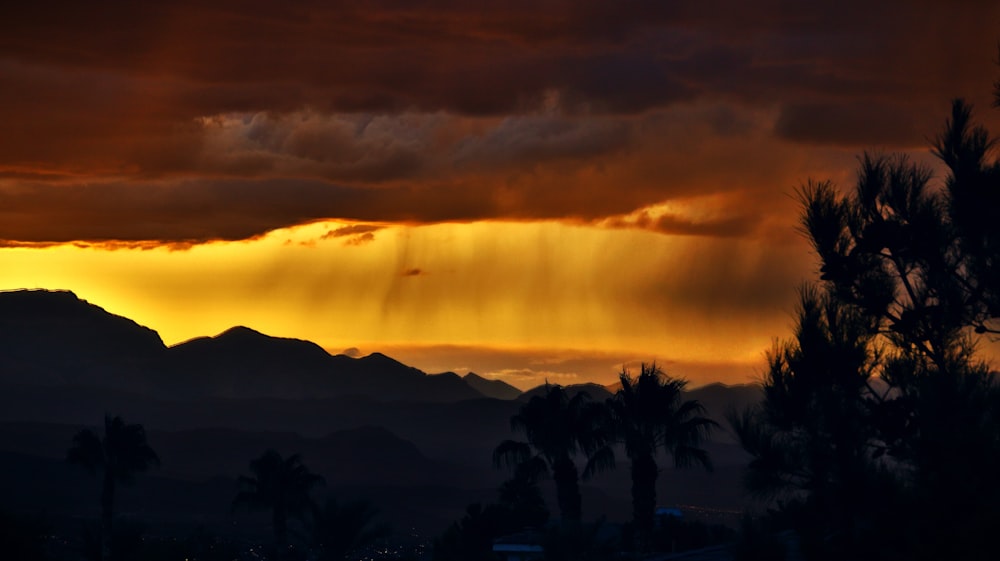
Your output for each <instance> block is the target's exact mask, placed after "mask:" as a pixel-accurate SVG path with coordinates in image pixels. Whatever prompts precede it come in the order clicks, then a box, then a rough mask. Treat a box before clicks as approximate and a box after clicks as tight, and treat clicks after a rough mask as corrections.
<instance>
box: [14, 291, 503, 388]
mask: <svg viewBox="0 0 1000 561" xmlns="http://www.w3.org/2000/svg"><path fill="white" fill-rule="evenodd" d="M0 372H2V376H0V381H2V382H5V383H12V384H28V385H43V386H96V387H111V388H116V389H122V390H127V391H133V392H137V393H140V394H144V395H150V396H156V397H170V398H186V399H191V398H200V397H223V398H255V397H266V398H284V399H300V398H327V397H336V396H344V395H366V396H370V397H374V398H377V399H381V400H390V401H391V400H396V399H406V400H410V401H413V400H416V401H430V402H450V401H458V400H463V399H475V398H481V397H484V396H486V394H485V393H483V392H481V391H479V390H478V389H476V387H475V386H474V385H473V383H470V382H468V381H466V380H465V379H463V378H462V377H460V376H458V375H456V374H454V373H444V374H440V375H438V374H428V373H425V372H423V371H421V370H419V369H417V368H414V367H412V366H407V365H405V364H403V363H401V362H399V361H397V360H395V359H393V358H391V357H389V356H386V355H384V354H382V353H377V352H376V353H372V354H370V355H368V356H365V357H360V358H352V357H350V356H347V355H343V354H337V355H334V354H331V353H329V352H328V351H326V350H325V349H323V348H322V347H320V346H319V345H317V344H316V343H313V342H311V341H305V340H302V339H294V338H288V337H274V336H270V335H265V334H263V333H261V332H259V331H257V330H254V329H252V328H249V327H245V326H235V327H232V328H229V329H227V330H225V331H223V332H222V333H219V334H218V335H215V336H202V337H195V338H193V339H189V340H187V341H184V342H182V343H178V344H176V345H173V346H170V347H168V346H166V345H165V344H164V343H163V340H162V339H161V338H160V336H159V334H158V333H157V332H156V331H155V330H153V329H150V328H148V327H145V326H142V325H140V324H138V323H137V322H135V321H133V320H131V319H128V318H125V317H123V316H119V315H116V314H112V313H110V312H108V311H106V310H105V309H104V308H101V307H99V306H97V305H94V304H91V303H89V302H87V301H86V300H83V299H80V298H79V297H77V296H76V295H75V294H74V293H73V292H71V291H65V290H55V291H53V290H16V291H7V292H0ZM498 384H504V383H503V382H498ZM504 385H505V386H507V387H509V388H510V389H509V390H508V389H506V388H503V391H505V392H506V393H508V394H513V392H515V391H516V392H517V394H520V391H519V390H517V389H516V388H513V386H509V385H507V384H504ZM494 387H497V386H494ZM492 393H493V395H491V396H490V397H497V395H498V392H496V391H494V392H492ZM500 393H503V392H500ZM515 397H516V396H515Z"/></svg>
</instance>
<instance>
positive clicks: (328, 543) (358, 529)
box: [310, 499, 389, 561]
mask: <svg viewBox="0 0 1000 561" xmlns="http://www.w3.org/2000/svg"><path fill="white" fill-rule="evenodd" d="M376 516H378V509H376V508H375V507H373V506H372V505H371V503H369V502H368V501H364V500H358V501H352V502H347V503H343V504H341V503H338V502H337V500H336V499H327V501H326V503H325V504H324V505H323V508H316V509H315V510H314V512H313V517H312V527H311V528H310V529H311V532H310V533H311V536H312V540H313V545H314V546H315V548H316V550H317V552H318V553H319V557H318V559H319V560H320V561H343V560H345V559H347V556H348V555H350V554H351V553H353V552H356V551H358V550H359V549H362V548H364V547H367V546H370V545H372V544H374V543H375V542H376V541H377V540H379V539H380V538H383V537H385V536H387V535H389V527H388V526H387V525H385V524H375V523H374V522H375V518H376Z"/></svg>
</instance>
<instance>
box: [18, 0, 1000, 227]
mask: <svg viewBox="0 0 1000 561" xmlns="http://www.w3.org/2000/svg"><path fill="white" fill-rule="evenodd" d="M998 23H1000V3H997V2H995V1H992V0H991V1H988V2H987V1H978V0H977V1H967V2H961V3H941V2H931V1H929V0H928V1H917V2H909V1H905V2H904V1H903V0H897V1H895V2H885V3H871V2H860V1H859V0H849V1H847V2H832V1H831V2H822V3H805V2H788V1H784V0H773V1H765V2H755V3H745V2H737V1H735V0H733V1H728V2H711V1H709V2H706V1H702V0H698V1H695V0H688V1H681V2H661V1H648V2H647V1H635V2H624V3H621V2H619V3H609V2H599V1H596V0H593V1H592V0H586V1H570V0H554V1H547V2H527V1H521V0H518V1H513V2H511V1H508V2H499V1H496V2H492V1H491V2H483V3H475V5H472V4H470V3H467V2H461V1H457V0H456V1H447V2H433V3H429V4H421V5H419V6H417V5H414V4H412V3H410V2H402V1H382V2H369V3H365V4H364V6H363V7H362V6H360V5H358V4H356V3H349V2H319V1H318V0H317V1H308V0H306V1H302V2H294V3H287V4H279V3H273V2H263V1H259V2H247V1H238V2H237V1H235V0H233V1H220V2H194V1H189V2H188V1H178V2H169V3H135V2H124V1H112V2H102V3H99V4H81V3H78V2H8V3H4V5H3V6H2V7H0V123H3V127H2V129H0V189H3V194H2V195H0V199H2V200H3V201H4V202H5V203H8V204H9V206H4V207H3V213H4V217H5V221H4V224H3V225H0V229H3V232H2V235H0V237H2V238H5V239H7V240H9V242H8V243H14V242H17V241H31V242H34V241H52V240H98V241H101V240H105V241H106V240H163V241H175V242H177V241H185V240H206V239H216V238H219V239H240V238H242V237H248V236H254V235H259V234H261V233H263V232H265V231H267V230H268V229H273V228H276V227H281V226H288V225H293V224H296V223H300V222H301V221H308V220H315V219H320V218H345V219H354V220H359V221H363V220H372V221H379V220H384V221H393V220H405V221H413V222H433V221H438V220H472V219H477V218H484V217H485V218H504V217H509V218H516V219H526V218H556V219H559V218H569V219H584V220H589V219H600V218H606V217H613V216H616V215H621V214H627V213H630V212H634V211H637V210H639V209H641V208H643V207H645V206H648V205H653V204H656V203H660V202H663V201H665V200H670V199H671V198H673V197H675V196H678V195H685V196H690V195H692V194H697V193H698V192H701V191H704V190H706V189H707V190H709V191H710V192H712V193H719V192H725V191H727V190H732V191H741V192H746V191H747V190H750V191H755V192H758V193H764V192H766V191H767V190H768V189H770V190H772V191H773V190H774V189H776V188H779V189H783V188H789V187H790V186H793V185H794V184H795V183H796V181H794V180H792V181H789V182H788V183H786V184H782V185H777V186H776V185H774V184H767V183H765V181H772V180H780V181H788V177H787V176H789V175H793V174H798V179H799V180H801V179H802V177H801V174H802V173H803V172H802V170H801V166H802V165H803V163H802V162H804V161H821V160H822V159H823V157H822V156H820V155H817V154H819V153H818V152H808V150H812V149H813V148H815V147H817V146H820V147H822V146H829V147H836V148H848V149H860V148H865V147H868V146H872V145H879V146H883V147H887V148H890V149H892V148H895V147H907V148H910V147H918V146H923V144H924V142H925V139H926V138H927V137H928V136H930V135H932V134H933V132H934V130H935V129H936V125H937V123H938V122H939V121H940V119H941V118H942V117H943V115H944V112H945V111H946V108H947V102H948V100H949V99H950V98H951V97H954V96H958V95H962V96H967V97H972V98H973V100H974V101H976V100H982V99H988V96H989V92H990V88H991V82H992V79H993V78H994V75H995V68H994V66H993V64H992V61H991V57H993V56H995V42H996V40H997V36H998V31H997V29H1000V27H998V25H997V24H998ZM979 105H980V107H985V104H984V103H981V102H980V103H979ZM685 112H690V113H692V114H697V115H698V116H699V118H702V119H704V120H705V122H704V123H703V125H704V126H701V127H691V126H689V125H690V123H687V124H684V123H681V124H680V125H677V124H675V123H674V122H673V121H683V115H682V114H683V113H685ZM761 115H770V117H769V118H768V119H769V120H768V119H763V120H762V118H761V117H760V116H761ZM754 134H757V136H754ZM761 134H763V135H765V136H760V135H761ZM731 137H737V138H743V139H744V144H743V145H742V147H738V145H736V144H734V143H733V141H732V138H731ZM751 142H754V143H756V144H755V145H751V144H750V143H751ZM769 142H775V143H780V142H787V143H790V144H791V145H792V146H793V147H797V148H799V149H801V151H800V152H798V153H796V155H795V157H787V158H783V159H782V158H778V157H768V156H767V155H766V154H764V153H763V152H764V151H766V150H771V151H772V152H773V151H774V150H775V146H776V144H775V145H771V144H768V143H769ZM657 149H659V150H660V152H661V153H659V154H658V153H657ZM668 150H669V151H670V152H669V153H668V152H667V151H668ZM723 150H728V151H729V152H730V154H732V155H731V156H730V157H726V158H723V157H722V151H723ZM737 152H739V153H737ZM751 156H752V157H751ZM762 159H763V161H766V162H768V165H771V166H772V167H773V168H774V169H771V170H768V171H767V172H766V173H765V172H762V171H761V170H759V169H757V167H759V166H760V165H761V164H758V163H756V162H757V161H760V160H762ZM663 162H668V163H667V164H665V163H663ZM739 166H745V167H744V168H740V167H739ZM722 167H727V168H729V169H728V170H727V171H724V173H723V172H720V168H722ZM720 174H723V175H725V177H724V179H726V181H724V182H716V183H711V181H714V180H716V179H720ZM236 186H239V187H236ZM229 197H232V199H230V198H229ZM755 204H757V205H758V206H760V208H761V209H763V208H765V207H766V206H767V202H766V201H758V202H757V203H755ZM757 210H760V209H747V212H746V213H744V214H752V213H753V212H756V211H757ZM720 220H721V222H719V221H716V222H714V223H707V222H699V221H697V220H694V219H692V218H690V217H684V216H676V217H669V218H660V219H659V220H657V221H650V222H649V224H647V227H649V228H651V229H657V230H661V231H665V232H671V233H685V234H694V235H707V236H744V235H752V234H753V232H754V228H751V227H750V226H749V225H748V224H747V223H746V220H745V219H743V218H726V219H720ZM213 221H217V222H213ZM654 222H655V223H654ZM352 239H353V238H352ZM359 239H360V238H359Z"/></svg>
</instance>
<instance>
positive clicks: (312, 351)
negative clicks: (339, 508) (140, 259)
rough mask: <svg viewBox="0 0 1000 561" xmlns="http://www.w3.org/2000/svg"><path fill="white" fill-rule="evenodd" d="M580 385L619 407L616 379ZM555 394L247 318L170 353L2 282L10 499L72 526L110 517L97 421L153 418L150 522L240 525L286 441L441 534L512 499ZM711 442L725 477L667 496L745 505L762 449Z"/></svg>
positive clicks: (2, 448) (666, 476)
mask: <svg viewBox="0 0 1000 561" xmlns="http://www.w3.org/2000/svg"><path fill="white" fill-rule="evenodd" d="M570 390H571V391H587V392H588V393H589V394H590V396H591V398H592V399H594V400H603V399H605V398H606V397H608V396H610V395H611V393H612V392H613V391H614V390H615V388H614V387H603V386H600V385H596V384H587V385H581V386H576V387H571V388H570ZM543 391H544V388H536V389H534V390H531V391H528V392H523V393H522V392H521V391H519V390H518V389H517V388H514V387H513V386H510V385H508V384H505V383H503V382H501V381H497V380H489V379H486V378H484V377H482V376H478V375H476V374H473V373H469V374H467V375H466V376H465V377H461V376H459V375H457V374H454V373H441V374H427V373H425V372H422V371H421V370H419V369H416V368H413V367H410V366H407V365H405V364H402V363H400V362H398V361H396V360H394V359H392V358H390V357H388V356H385V355H383V354H380V353H374V354H371V355H368V356H365V357H361V358H352V357H350V356H346V355H331V354H330V353H328V352H326V351H325V350H323V349H322V348H321V347H319V346H318V345H316V344H315V343H311V342H308V341H302V340H298V339H287V338H279V337H270V336H267V335H264V334H261V333H259V332H257V331H254V330H252V329H249V328H246V327H234V328H232V329H229V330H227V331H225V332H223V333H221V334H219V335H216V336H214V337H199V338H196V339H192V340H190V341H187V342H184V343H180V344H178V345H174V346H171V347H168V346H166V345H164V343H163V341H162V340H161V338H160V337H159V335H158V334H157V333H156V332H155V331H153V330H151V329H149V328H146V327H143V326H141V325H139V324H137V323H135V322H134V321H132V320H130V319H127V318H124V317H121V316H116V315H114V314H110V313H108V312H107V311H105V310H103V309H101V308H100V307H98V306H95V305H93V304H90V303H88V302H85V301H83V300H81V299H79V298H77V297H76V296H75V295H74V294H72V293H70V292H64V291H41V290H28V291H12V292H2V293H0V497H5V504H6V506H5V507H3V508H6V509H13V510H15V511H18V512H23V513H29V512H39V511H45V512H47V513H48V515H50V516H52V517H54V518H55V519H56V521H57V522H58V521H59V520H62V521H64V522H65V523H66V524H69V525H72V524H75V523H76V522H74V521H77V520H79V519H80V518H81V517H84V518H85V517H88V516H92V515H93V512H94V508H95V505H96V495H95V494H94V492H95V491H96V487H94V488H93V489H91V490H90V491H88V492H84V491H81V490H80V489H79V486H80V485H90V486H93V485H94V483H93V482H92V481H91V482H90V483H87V481H88V480H87V479H86V478H85V477H84V476H83V474H80V473H77V472H75V471H73V470H72V469H71V467H70V466H67V465H66V464H65V462H64V461H63V458H64V457H65V453H66V449H67V448H68V447H69V444H70V440H71V438H72V435H73V434H74V433H75V432H76V431H78V430H79V429H80V428H82V427H88V426H89V427H91V428H95V429H96V428H97V427H98V426H99V424H100V422H101V419H102V417H103V415H105V414H106V413H110V414H114V415H121V416H122V417H123V418H125V420H126V421H127V422H130V423H142V424H143V425H144V426H145V428H146V430H147V433H148V436H149V441H150V444H151V445H152V446H153V447H154V448H155V449H156V450H157V451H158V452H159V453H160V455H161V458H162V460H163V466H162V468H161V469H160V470H158V471H157V472H155V473H154V474H151V475H150V476H148V477H143V478H140V483H139V485H138V486H137V487H136V488H135V489H124V490H122V491H121V494H122V501H123V504H125V505H127V508H133V507H134V508H136V509H142V510H141V513H142V517H143V519H145V520H155V521H157V523H162V524H165V525H171V526H172V527H178V528H180V527H190V526H192V525H198V524H205V525H208V526H209V527H211V528H213V529H214V531H219V532H232V531H235V530H234V526H233V525H232V524H233V522H232V519H231V514H230V513H229V510H228V506H229V505H228V501H229V500H231V496H232V493H233V492H234V485H235V478H236V476H238V475H240V474H241V473H245V472H246V468H247V464H248V462H249V460H250V459H252V458H254V457H256V456H257V455H259V454H260V453H261V452H263V450H264V449H266V448H274V449H276V450H278V451H280V452H281V453H282V454H292V453H299V454H302V457H303V461H304V462H305V463H306V464H307V465H308V466H309V467H310V468H311V469H313V470H314V471H316V472H317V473H320V474H322V475H323V476H324V477H325V478H326V480H327V491H328V492H332V493H334V494H336V495H337V496H341V497H350V496H354V497H364V498H368V499H371V500H373V501H375V502H376V504H377V505H378V506H379V507H380V508H381V509H382V511H383V515H384V517H385V518H386V519H387V520H389V521H391V522H392V523H393V524H394V525H397V527H403V528H415V529H417V531H419V532H421V533H423V535H428V536H431V535H436V533H438V532H440V531H442V530H443V529H444V528H445V527H446V526H447V525H448V524H450V523H451V522H452V521H454V520H456V519H457V518H459V517H460V516H461V515H462V513H463V511H464V508H465V505H467V504H469V503H472V502H488V501H492V500H496V489H497V487H498V486H499V484H500V483H501V482H502V481H503V480H504V479H506V478H507V477H508V475H509V474H507V473H506V472H504V471H502V470H497V469H495V468H494V467H493V465H492V461H491V456H492V450H493V449H494V447H495V446H496V445H497V444H498V443H499V442H501V441H502V440H504V439H508V438H511V437H516V435H513V434H511V430H510V418H511V416H512V415H514V414H515V413H516V412H517V411H518V409H519V408H520V407H521V406H522V405H523V404H524V403H525V402H526V401H527V400H528V399H530V398H531V397H532V396H534V395H538V394H540V393H542V392H543ZM759 391H760V390H759V389H758V388H756V387H754V386H724V385H722V384H711V385H708V386H704V387H701V388H694V389H692V390H690V391H689V392H688V397H690V398H694V399H698V400H699V401H700V402H701V403H702V404H703V405H704V406H705V409H706V411H707V413H708V415H709V416H710V417H712V418H714V419H716V420H718V421H720V422H722V420H723V415H724V413H725V412H726V411H727V410H728V409H729V408H732V407H737V408H738V407H744V406H747V405H750V404H753V403H754V402H755V401H756V400H757V399H759V397H760V394H759ZM708 448H709V450H710V453H711V454H712V458H713V463H714V464H715V472H714V473H713V474H704V473H699V472H695V471H687V470H676V469H672V468H665V469H664V470H663V471H664V473H663V477H661V483H660V486H661V487H662V488H660V489H658V497H660V498H661V502H663V503H664V504H685V505H697V506H699V507H704V508H709V509H720V511H725V512H730V511H736V510H738V509H739V508H741V507H742V506H743V505H744V503H745V500H746V499H745V497H743V496H742V492H741V486H740V477H741V473H742V469H743V466H744V465H745V464H746V461H747V456H746V455H745V454H744V453H743V451H742V450H741V449H740V448H739V447H738V446H736V445H735V444H734V442H733V440H732V438H731V437H730V436H728V435H727V434H726V432H725V430H721V431H718V434H717V437H716V438H715V440H714V441H713V442H711V443H709V444H708ZM53 480H58V483H56V482H54V481H53ZM629 485H630V483H629V479H628V470H627V469H619V470H617V471H616V472H613V473H609V474H603V475H601V476H599V477H597V478H595V479H594V480H591V481H589V482H586V483H585V484H584V486H583V492H584V501H585V505H587V506H585V509H587V512H589V513H591V514H592V515H594V516H596V515H597V514H605V515H607V516H608V517H609V518H610V519H612V520H614V519H622V520H623V519H626V518H627V517H628V514H629V499H628V496H629ZM220 486H221V490H220ZM543 487H544V488H545V490H546V492H547V493H550V492H551V486H548V485H544V486H543ZM552 499H553V497H549V500H550V501H551V502H550V505H553V506H554V504H555V503H554V500H552ZM258 523H266V520H265V521H263V522H261V521H260V520H258ZM185 525H186V526H185ZM74 531H75V530H74Z"/></svg>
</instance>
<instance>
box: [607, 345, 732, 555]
mask: <svg viewBox="0 0 1000 561" xmlns="http://www.w3.org/2000/svg"><path fill="white" fill-rule="evenodd" d="M619 378H620V379H621V385H622V387H621V389H620V390H618V393H616V394H615V395H614V396H613V397H612V398H610V399H609V400H608V408H609V410H610V411H609V412H610V421H611V425H612V431H613V432H614V434H615V435H616V436H617V437H618V438H619V439H620V440H621V441H622V442H623V443H624V444H625V454H626V455H627V456H628V458H629V460H630V461H631V463H632V466H631V471H632V517H633V522H634V524H635V526H636V530H637V532H638V535H639V537H640V539H642V540H648V538H649V537H650V534H651V532H652V530H653V517H654V514H655V511H656V479H657V477H658V476H659V466H657V463H656V455H657V451H658V450H659V449H660V448H663V449H664V450H665V451H666V452H667V454H668V455H670V456H672V457H673V459H674V465H675V466H677V467H687V466H690V465H692V464H701V465H702V466H704V467H705V468H706V469H709V470H711V469H712V464H711V462H710V460H709V457H708V453H707V452H706V451H705V450H704V449H703V448H701V447H700V446H701V443H702V441H703V440H704V439H705V438H706V437H707V436H708V433H709V432H710V431H711V429H712V428H713V427H715V426H718V425H717V424H716V423H715V421H712V420H711V419H707V418H705V417H703V416H702V414H703V413H704V411H705V409H704V408H703V407H702V406H701V404H700V403H698V401H697V400H685V399H684V394H683V391H684V387H685V386H686V385H687V382H686V381H685V380H680V379H677V378H671V377H670V376H667V375H666V374H664V372H663V370H661V369H660V368H659V367H658V366H656V363H655V362H654V363H652V364H649V365H647V364H645V363H643V364H642V366H641V368H640V371H639V376H637V377H632V376H631V375H630V374H629V371H628V369H626V368H623V369H622V372H621V374H620V376H619Z"/></svg>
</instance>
